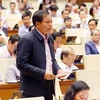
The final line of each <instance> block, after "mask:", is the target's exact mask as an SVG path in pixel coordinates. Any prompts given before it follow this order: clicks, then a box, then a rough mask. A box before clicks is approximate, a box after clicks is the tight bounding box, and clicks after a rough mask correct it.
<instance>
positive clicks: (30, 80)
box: [17, 10, 63, 100]
mask: <svg viewBox="0 0 100 100" xmlns="http://www.w3.org/2000/svg"><path fill="white" fill-rule="evenodd" d="M32 21H33V24H34V26H35V28H34V29H33V30H32V31H31V32H30V33H29V34H26V35H25V36H23V37H22V39H21V40H20V42H19V44H18V55H17V67H18V69H19V70H20V71H21V76H20V81H21V82H20V84H21V90H23V97H37V96H44V97H45V100H53V99H52V94H54V84H53V80H54V79H55V75H56V74H58V76H59V77H60V76H62V73H63V72H62V70H60V68H59V67H58V65H57V63H56V61H55V59H54V51H53V44H52V40H51V38H50V35H49V34H51V33H53V28H52V18H51V16H50V15H49V13H48V12H47V11H44V10H40V11H37V12H35V13H34V15H33V18H32Z"/></svg>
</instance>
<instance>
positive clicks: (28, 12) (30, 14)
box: [22, 10, 32, 19]
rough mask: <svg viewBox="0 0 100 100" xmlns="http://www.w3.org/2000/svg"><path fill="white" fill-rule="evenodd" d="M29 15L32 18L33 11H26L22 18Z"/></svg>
mask: <svg viewBox="0 0 100 100" xmlns="http://www.w3.org/2000/svg"><path fill="white" fill-rule="evenodd" d="M27 16H29V17H30V18H31V16H32V13H31V11H28V10H27V11H25V12H24V13H23V14H22V19H23V18H24V17H27Z"/></svg>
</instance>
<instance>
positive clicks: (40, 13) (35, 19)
mask: <svg viewBox="0 0 100 100" xmlns="http://www.w3.org/2000/svg"><path fill="white" fill-rule="evenodd" d="M46 15H49V12H48V11H47V10H38V11H36V12H35V13H34V15H33V17H32V22H33V25H34V26H36V22H42V21H43V16H46Z"/></svg>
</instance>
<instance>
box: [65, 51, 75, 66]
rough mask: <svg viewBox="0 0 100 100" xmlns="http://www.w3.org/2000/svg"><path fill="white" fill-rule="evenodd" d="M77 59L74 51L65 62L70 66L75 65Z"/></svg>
mask: <svg viewBox="0 0 100 100" xmlns="http://www.w3.org/2000/svg"><path fill="white" fill-rule="evenodd" d="M75 57H76V56H75V53H74V51H73V50H70V51H69V54H68V56H67V57H65V60H66V61H65V62H66V63H67V64H68V65H69V66H70V65H71V64H73V63H74V61H75Z"/></svg>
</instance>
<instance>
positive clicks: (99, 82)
mask: <svg viewBox="0 0 100 100" xmlns="http://www.w3.org/2000/svg"><path fill="white" fill-rule="evenodd" d="M76 80H82V81H84V82H86V83H87V84H88V85H89V87H90V97H91V98H92V99H91V100H94V99H95V100H96V99H97V98H99V97H100V70H77V71H76Z"/></svg>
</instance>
